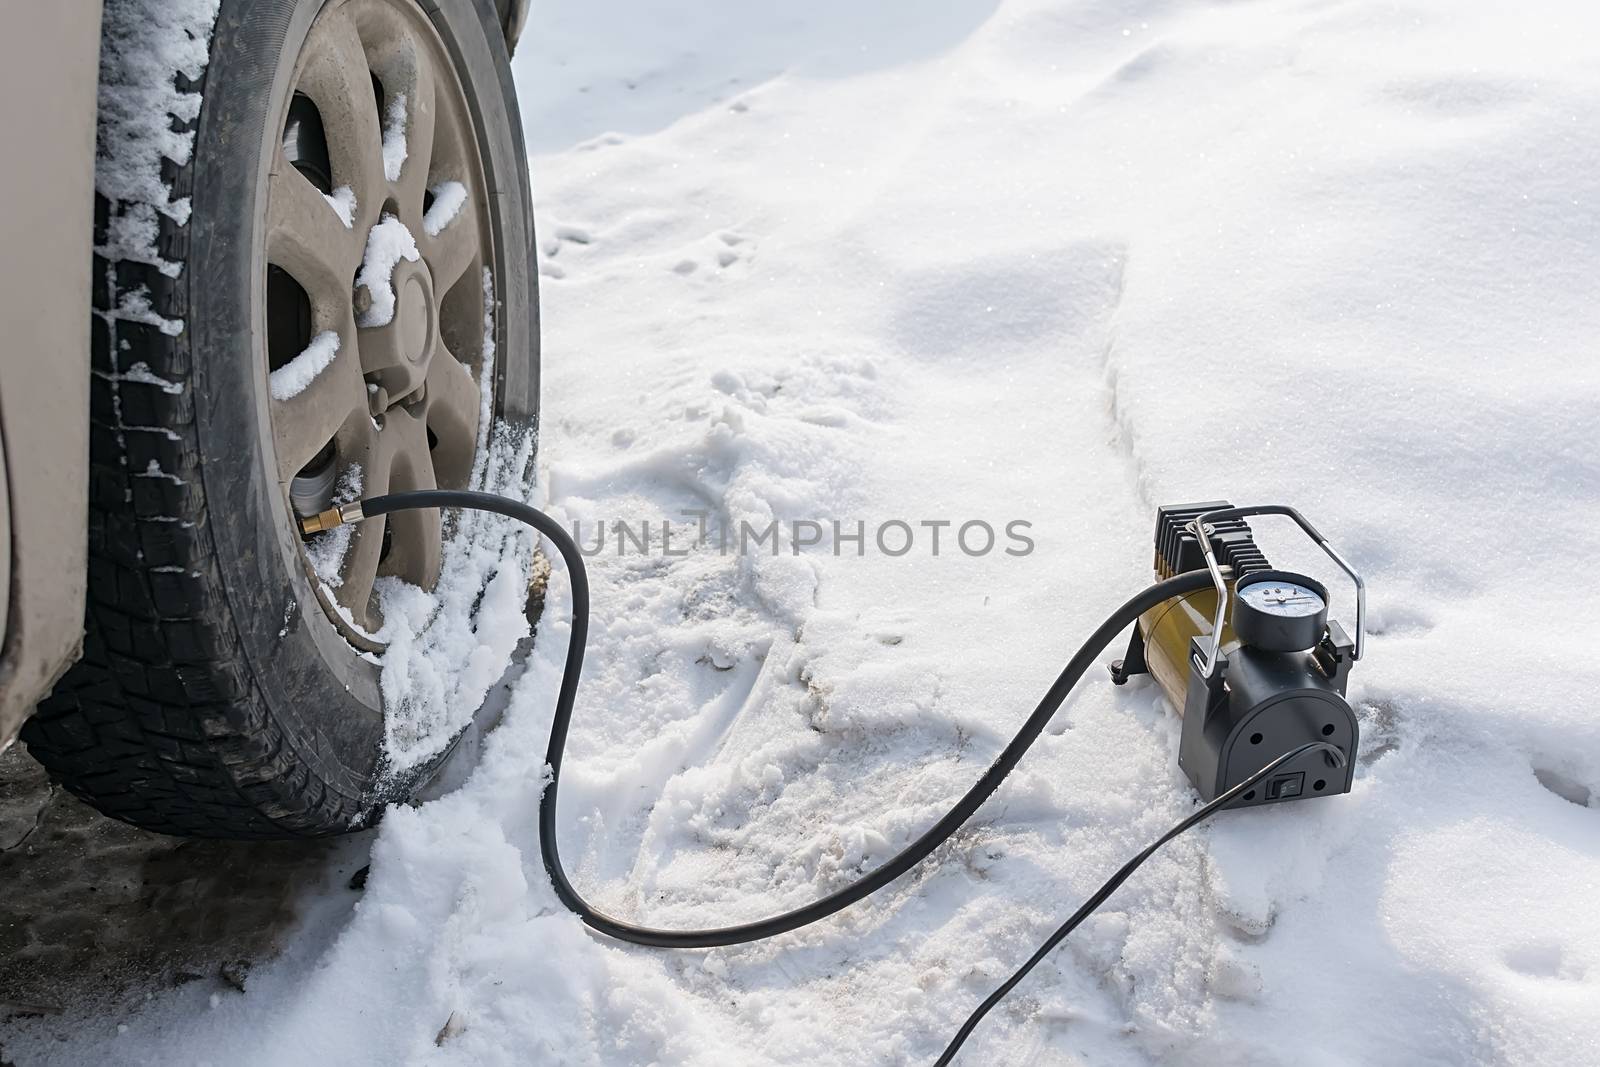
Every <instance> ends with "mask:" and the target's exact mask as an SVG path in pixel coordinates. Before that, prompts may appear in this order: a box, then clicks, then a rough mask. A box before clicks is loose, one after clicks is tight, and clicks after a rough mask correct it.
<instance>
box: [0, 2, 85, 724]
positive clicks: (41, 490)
mask: <svg viewBox="0 0 1600 1067" xmlns="http://www.w3.org/2000/svg"><path fill="white" fill-rule="evenodd" d="M6 21H7V25H6V33H5V34H4V36H3V37H0V95H3V98H4V99H6V100H7V101H10V103H9V104H8V105H7V107H6V111H5V125H4V128H3V135H4V143H5V144H6V146H7V153H6V154H7V161H6V165H5V166H4V167H3V168H0V204H5V205H6V210H5V211H4V212H0V321H3V323H4V336H3V339H0V462H3V463H4V465H5V470H4V473H3V476H0V483H3V486H4V489H5V490H6V491H4V492H0V508H3V512H0V522H3V524H4V526H5V529H6V533H5V536H4V538H3V540H0V544H5V546H6V551H5V553H4V556H3V557H0V558H3V560H4V571H5V579H4V584H3V585H0V591H3V593H4V595H5V602H6V603H5V607H6V610H5V611H4V612H3V618H4V622H3V626H4V630H3V633H4V637H3V638H0V747H3V746H5V745H7V744H9V743H10V742H11V741H12V739H14V738H15V737H16V733H17V730H18V729H19V728H20V727H21V725H22V721H23V720H24V719H25V718H27V716H28V715H29V714H30V713H31V712H32V711H33V707H34V705H35V704H36V703H37V702H38V700H39V698H40V697H42V696H43V695H44V694H45V693H46V692H48V691H49V689H50V686H51V685H53V684H54V683H55V681H56V679H57V678H59V677H60V676H61V674H62V672H63V671H65V670H66V669H67V667H68V666H70V665H71V663H72V662H73V661H74V660H75V659H76V658H77V656H78V652H79V650H80V648H81V647H82V643H83V604H84V591H85V582H86V574H85V568H86V566H87V536H88V535H87V523H88V467H89V320H90V314H89V307H90V289H89V287H90V274H91V269H92V266H93V249H92V241H93V222H94V138H95V94H96V85H97V82H98V80H99V79H98V76H97V72H98V67H99V56H100V2H99V0H51V2H50V3H26V4H12V5H8V7H7V11H6Z"/></svg>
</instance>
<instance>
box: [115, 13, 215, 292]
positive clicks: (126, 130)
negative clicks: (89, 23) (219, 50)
mask: <svg viewBox="0 0 1600 1067" xmlns="http://www.w3.org/2000/svg"><path fill="white" fill-rule="evenodd" d="M219 2H220V0H106V2H105V4H104V7H103V10H102V13H101V47H100V90H99V134H98V137H97V142H96V146H95V149H96V166H95V191H96V192H98V193H99V194H100V195H101V196H104V197H105V198H106V199H107V200H109V201H111V202H112V203H113V204H116V203H121V204H122V205H123V206H122V209H121V210H120V211H113V212H112V213H111V215H110V217H109V218H108V219H107V222H106V237H105V243H104V244H103V245H101V246H100V247H98V248H97V249H96V251H98V252H99V253H100V254H101V255H103V256H105V257H106V258H107V259H108V260H130V261H133V262H137V263H148V264H151V265H153V266H155V267H156V268H157V269H159V270H160V271H161V273H163V274H165V275H167V276H168V277H172V278H176V277H177V276H178V274H179V272H180V271H181V269H182V268H181V265H180V264H179V263H176V262H173V261H171V260H167V259H165V258H164V257H162V255H161V254H160V251H159V250H158V248H157V245H156V242H157V239H158V237H159V236H160V224H159V219H158V215H165V216H167V217H168V218H169V219H171V220H172V221H173V222H175V223H178V224H179V225H182V224H184V223H186V222H188V220H189V198H188V197H187V196H175V195H174V194H173V191H172V188H171V186H170V185H169V184H168V183H167V181H166V180H165V179H164V178H163V177H162V165H163V161H165V160H170V161H171V162H172V163H175V164H177V165H179V166H184V165H186V164H187V163H188V162H189V157H190V154H191V153H192V152H193V150H194V128H195V122H196V119H197V118H198V116H199V114H200V94H199V93H198V92H189V91H185V90H181V89H179V88H178V86H177V83H176V81H175V75H179V74H181V75H182V76H183V77H184V78H186V79H188V80H189V81H190V82H194V81H198V80H199V79H200V77H201V75H202V74H204V72H205V68H206V60H207V57H208V53H209V49H210V43H211V27H212V24H213V23H215V21H216V18H217V7H218V4H219Z"/></svg>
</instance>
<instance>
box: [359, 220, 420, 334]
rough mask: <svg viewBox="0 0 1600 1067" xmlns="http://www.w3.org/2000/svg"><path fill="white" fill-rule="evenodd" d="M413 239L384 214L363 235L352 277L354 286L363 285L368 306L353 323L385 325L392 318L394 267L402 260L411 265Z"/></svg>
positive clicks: (414, 251)
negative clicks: (361, 252) (363, 246)
mask: <svg viewBox="0 0 1600 1067" xmlns="http://www.w3.org/2000/svg"><path fill="white" fill-rule="evenodd" d="M418 255H419V253H418V252H417V240H416V238H415V237H412V236H411V231H410V230H408V229H406V224H405V223H403V222H401V221H400V220H399V219H398V218H396V217H395V216H394V215H385V216H383V218H382V219H380V220H379V222H378V224H377V225H376V226H374V227H373V228H372V229H371V230H370V231H368V233H367V251H366V254H365V255H364V256H363V257H362V260H361V270H360V271H359V272H358V273H357V274H356V285H357V286H366V288H367V292H368V293H369V294H371V297H372V304H371V305H370V306H369V307H368V308H367V310H366V311H364V312H363V313H362V314H361V315H360V317H359V318H357V320H356V325H358V326H362V327H370V326H387V325H389V323H390V322H391V321H392V320H393V319H394V299H395V297H394V268H395V267H396V266H397V265H399V263H400V261H401V260H402V259H404V260H407V261H409V262H412V263H415V262H416V261H417V257H418Z"/></svg>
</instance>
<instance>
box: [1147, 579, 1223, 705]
mask: <svg viewBox="0 0 1600 1067" xmlns="http://www.w3.org/2000/svg"><path fill="white" fill-rule="evenodd" d="M1228 595H1229V596H1230V597H1231V596H1232V595H1233V583H1232V582H1231V581H1230V582H1229V583H1228ZM1216 614H1217V591H1216V590H1215V589H1213V588H1211V587H1210V586H1207V587H1206V588H1204V589H1199V590H1196V591H1195V592H1193V593H1189V594H1187V595H1185V596H1180V597H1173V598H1172V599H1171V600H1167V601H1163V602H1162V603H1160V604H1157V605H1156V606H1155V607H1153V608H1151V609H1150V610H1149V611H1147V612H1145V613H1144V614H1143V615H1141V616H1139V631H1140V633H1142V634H1143V635H1144V661H1145V665H1146V667H1148V668H1149V671H1150V673H1151V675H1153V676H1154V677H1155V680H1156V684H1158V685H1159V686H1161V691H1162V692H1163V693H1165V694H1166V695H1167V700H1168V702H1170V703H1171V704H1172V707H1173V710H1175V711H1176V712H1177V713H1178V714H1179V715H1182V714H1183V705H1184V702H1185V697H1186V696H1187V695H1188V692H1189V674H1190V671H1191V670H1192V668H1191V667H1190V665H1189V642H1190V641H1191V640H1193V639H1194V638H1196V637H1198V638H1202V641H1201V644H1202V646H1205V645H1208V644H1209V642H1210V640H1211V620H1212V619H1213V618H1215V617H1216ZM1238 647H1239V640H1238V638H1236V637H1234V636H1233V627H1232V626H1231V625H1230V624H1229V623H1227V622H1224V623H1223V624H1222V654H1223V655H1224V656H1226V655H1228V654H1230V653H1231V652H1233V650H1234V649H1236V648H1238Z"/></svg>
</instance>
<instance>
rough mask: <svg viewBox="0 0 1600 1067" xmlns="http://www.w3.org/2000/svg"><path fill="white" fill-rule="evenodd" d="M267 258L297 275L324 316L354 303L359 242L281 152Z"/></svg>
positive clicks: (271, 186) (272, 181) (272, 182)
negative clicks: (352, 283)
mask: <svg viewBox="0 0 1600 1067" xmlns="http://www.w3.org/2000/svg"><path fill="white" fill-rule="evenodd" d="M267 259H268V261H269V262H272V263H274V264H276V265H278V266H280V267H282V268H283V269H284V270H286V271H288V272H289V273H290V274H292V275H294V278H295V280H296V281H297V282H299V283H300V285H301V287H302V288H304V289H305V291H306V294H307V295H308V296H309V297H310V298H311V301H312V303H313V305H315V306H318V307H320V308H322V309H323V311H324V313H334V312H335V311H336V310H337V309H338V308H340V307H343V306H346V305H348V304H349V303H350V279H351V277H352V276H353V275H354V273H355V269H356V267H357V265H358V264H359V263H360V262H361V242H360V241H359V240H358V238H357V236H356V232H355V230H354V229H353V228H350V227H346V226H345V225H344V223H343V222H341V221H340V219H339V216H338V215H337V214H336V213H335V212H334V210H333V207H332V205H330V204H329V203H328V201H327V199H326V198H325V197H324V196H323V195H322V193H321V192H319V191H318V190H317V188H316V186H314V185H312V184H311V183H310V182H309V181H307V180H306V178H305V176H304V175H303V174H301V173H300V172H299V171H298V170H296V169H295V168H294V165H293V164H291V163H290V162H289V161H288V160H286V159H285V158H284V157H283V154H282V153H281V152H280V153H279V154H278V160H277V165H276V167H275V169H274V170H273V172H272V174H270V175H268V177H267Z"/></svg>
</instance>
